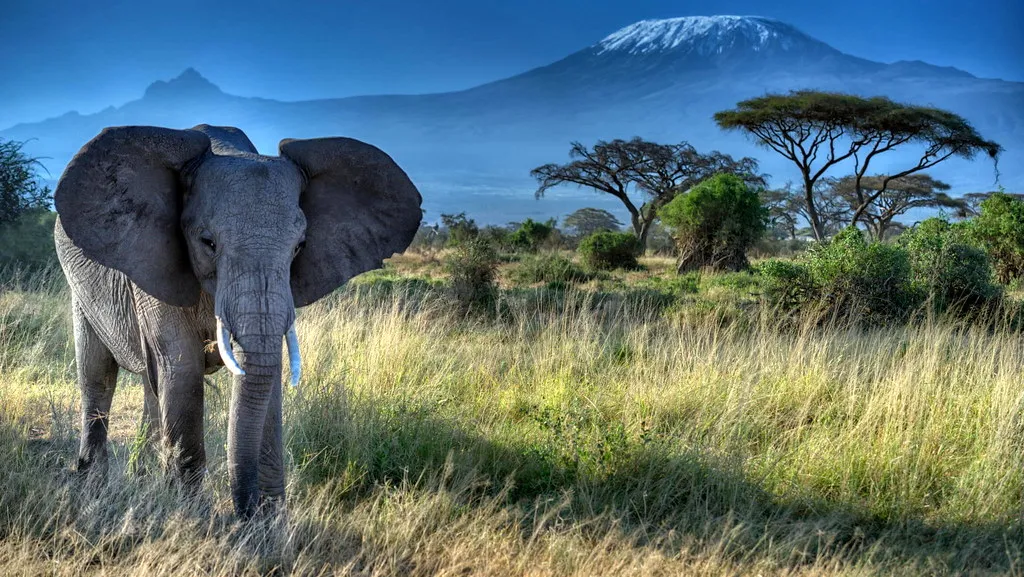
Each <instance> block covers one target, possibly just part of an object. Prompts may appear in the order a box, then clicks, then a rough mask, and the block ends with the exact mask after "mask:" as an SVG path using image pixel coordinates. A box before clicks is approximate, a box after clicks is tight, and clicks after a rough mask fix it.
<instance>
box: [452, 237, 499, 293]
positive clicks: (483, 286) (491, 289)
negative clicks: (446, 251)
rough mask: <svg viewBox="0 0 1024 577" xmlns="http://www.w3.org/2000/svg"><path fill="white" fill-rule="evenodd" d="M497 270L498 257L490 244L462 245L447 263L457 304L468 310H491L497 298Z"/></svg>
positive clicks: (474, 242) (475, 241) (474, 241)
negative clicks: (495, 280) (495, 278)
mask: <svg viewBox="0 0 1024 577" xmlns="http://www.w3.org/2000/svg"><path fill="white" fill-rule="evenodd" d="M497 268H498V254H497V252H496V251H495V250H494V247H492V246H491V245H490V243H487V242H484V241H481V240H470V241H467V242H465V243H463V244H461V245H459V247H458V248H456V249H455V251H453V252H452V253H451V254H450V255H448V257H447V258H446V259H445V271H446V272H447V273H448V274H449V276H450V277H451V290H452V296H453V297H454V298H455V301H456V302H457V303H458V304H459V305H460V306H462V307H463V309H465V310H471V309H475V310H486V309H488V308H490V307H491V306H492V305H493V304H494V302H495V298H496V296H497V286H496V285H495V283H494V277H495V274H496V272H497Z"/></svg>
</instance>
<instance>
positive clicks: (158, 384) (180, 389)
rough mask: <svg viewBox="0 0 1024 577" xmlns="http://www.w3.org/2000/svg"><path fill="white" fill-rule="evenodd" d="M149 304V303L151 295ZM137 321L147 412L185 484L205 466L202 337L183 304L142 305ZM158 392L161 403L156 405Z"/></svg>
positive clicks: (167, 462)
mask: <svg viewBox="0 0 1024 577" xmlns="http://www.w3.org/2000/svg"><path fill="white" fill-rule="evenodd" d="M145 304H147V305H148V304H149V303H148V301H147V302H146V303H145ZM139 310H140V315H139V327H140V329H141V331H142V334H143V341H144V351H145V357H146V372H147V376H146V379H145V380H146V381H147V382H146V385H147V386H148V387H151V389H150V390H149V391H147V393H146V394H147V401H146V403H147V406H146V413H147V414H148V418H153V417H154V416H155V415H154V413H157V414H158V415H159V427H158V429H159V432H160V439H161V441H162V445H163V447H162V448H163V451H162V455H163V457H164V465H165V468H166V469H167V470H168V471H169V472H171V473H173V474H175V475H176V476H177V477H178V478H180V479H181V480H182V481H184V482H185V483H186V484H187V485H193V486H194V485H198V484H199V481H201V480H202V478H203V475H204V473H205V472H206V448H205V447H204V446H203V410H204V406H203V374H204V372H205V368H206V353H205V352H204V351H203V341H202V339H200V338H199V335H198V334H197V331H196V330H195V328H194V325H193V324H192V323H191V322H190V319H189V317H188V314H187V312H186V311H185V310H184V309H178V308H175V307H169V306H167V305H163V304H156V305H155V306H140V307H139ZM154 393H155V396H156V397H157V399H156V400H157V401H158V404H159V409H158V410H154V407H152V404H153V401H154V399H153V398H152V395H153V394H154Z"/></svg>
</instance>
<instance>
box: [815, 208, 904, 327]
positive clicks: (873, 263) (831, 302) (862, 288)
mask: <svg viewBox="0 0 1024 577" xmlns="http://www.w3.org/2000/svg"><path fill="white" fill-rule="evenodd" d="M808 267H809V269H810V273H811V278H812V279H813V280H814V284H815V285H816V286H817V287H818V296H819V298H820V299H821V300H822V303H823V304H824V306H825V307H827V308H828V310H831V311H835V312H838V313H840V314H842V315H852V316H854V317H856V318H861V319H864V320H867V321H884V320H898V319H904V318H906V317H907V316H908V315H909V314H910V312H911V311H912V310H913V309H914V307H916V306H917V305H918V304H919V303H920V298H919V295H918V293H917V292H916V291H915V290H914V287H913V284H912V282H911V267H910V256H909V255H908V254H907V251H906V250H904V249H903V248H901V247H899V246H896V245H892V244H887V243H884V242H873V243H869V242H867V240H865V238H864V234H863V233H862V232H861V231H860V230H858V229H856V228H852V227H850V228H847V229H845V230H843V231H842V232H840V233H839V234H837V235H836V236H835V237H834V238H833V239H832V240H831V241H829V242H827V243H823V244H821V245H818V246H815V247H814V248H812V249H811V250H810V251H809V252H808Z"/></svg>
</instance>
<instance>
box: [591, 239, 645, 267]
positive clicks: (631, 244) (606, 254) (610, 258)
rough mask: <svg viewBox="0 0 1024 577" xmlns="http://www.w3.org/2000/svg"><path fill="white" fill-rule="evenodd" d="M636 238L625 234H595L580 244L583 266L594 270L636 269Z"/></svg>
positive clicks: (637, 265) (638, 265)
mask: <svg viewBox="0 0 1024 577" xmlns="http://www.w3.org/2000/svg"><path fill="white" fill-rule="evenodd" d="M636 246H637V242H636V237H635V236H633V235H632V234H630V233H627V232H595V233H594V234H592V235H590V236H588V237H587V238H585V239H583V241H581V242H580V248H579V253H580V257H581V258H582V259H583V264H584V265H586V266H587V267H589V268H591V269H594V270H615V269H617V268H625V269H636V268H639V267H640V264H639V263H637V261H636Z"/></svg>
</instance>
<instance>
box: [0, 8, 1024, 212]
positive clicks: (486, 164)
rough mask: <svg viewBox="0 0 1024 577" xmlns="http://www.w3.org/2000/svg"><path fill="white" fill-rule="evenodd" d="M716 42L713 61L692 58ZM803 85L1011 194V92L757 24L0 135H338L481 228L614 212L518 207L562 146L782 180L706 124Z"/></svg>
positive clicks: (1023, 128)
mask: <svg viewBox="0 0 1024 577" xmlns="http://www.w3.org/2000/svg"><path fill="white" fill-rule="evenodd" d="M709 38H711V39H714V42H711V44H710V45H709V44H708V42H709V40H708V39H709ZM609 39H611V40H609ZM716 42H717V43H718V45H719V46H720V47H721V50H717V49H715V50H708V46H713V45H715V43H716ZM609 46H614V48H615V49H613V50H609V49H607V48H608V47H609ZM755 48H756V49H755ZM803 88H813V89H821V90H839V91H844V92H852V93H856V94H861V95H865V96H873V95H877V94H885V95H887V96H890V97H892V98H893V99H894V100H901V101H908V102H914V103H917V104H925V105H933V106H939V107H943V108H948V109H950V110H953V111H954V112H958V113H960V114H963V115H965V116H966V117H967V118H968V119H969V120H971V121H972V123H974V124H975V126H977V127H978V129H979V131H981V133H982V134H983V135H985V136H986V137H987V138H992V139H995V140H996V141H998V142H1000V143H1001V144H1003V145H1004V147H1006V148H1007V151H1006V153H1005V154H1004V159H1003V161H1002V162H1001V166H1002V167H1003V169H1004V170H1003V176H1004V182H1006V183H1007V184H1008V185H1009V186H1010V187H1022V188H1024V186H1021V185H1022V184H1024V171H1022V170H1021V169H1018V168H1017V167H1018V166H1022V165H1024V155H1021V152H1020V151H1021V149H1022V148H1024V146H1022V145H1024V83H1014V82H1008V81H1003V80H996V79H980V78H977V77H974V76H973V75H971V74H969V73H967V72H964V71H960V70H958V69H955V68H950V67H939V66H934V65H931V64H928V63H924V62H920V61H898V62H894V63H891V64H885V63H880V62H874V61H870V60H865V59H862V58H859V57H857V56H853V55H849V54H846V53H843V52H841V51H839V50H836V49H834V48H832V47H831V46H828V45H827V44H825V43H823V42H821V41H819V40H817V39H815V38H813V37H811V36H809V35H807V34H805V33H803V32H802V31H800V30H798V29H797V28H795V27H793V26H791V25H789V24H786V23H784V22H781V21H777V20H773V19H766V18H762V17H731V16H730V17H714V18H712V17H689V18H682V19H666V20H660V21H640V22H637V23H634V24H631V25H629V26H626V27H623V28H621V29H620V30H618V31H616V32H613V33H612V34H610V35H608V36H606V37H605V38H604V39H602V40H599V41H597V42H596V43H594V44H592V45H590V46H587V47H584V48H582V49H581V50H578V51H576V52H574V53H572V54H569V55H567V56H566V57H565V58H562V59H560V60H558V61H555V62H552V63H551V64H549V65H546V66H542V67H538V68H534V69H531V70H527V71H524V72H523V73H521V74H518V75H514V76H511V77H508V78H504V79H501V80H497V81H494V82H490V83H486V84H482V85H479V86H475V87H471V88H468V89H465V90H460V91H454V92H441V93H429V94H420V95H364V96H349V97H345V98H327V99H317V100H305V101H280V100H273V99H267V98H260V97H246V96H238V95H232V94H229V93H226V92H224V91H223V90H221V89H220V87H218V86H217V85H216V84H215V83H214V82H211V81H210V80H208V79H207V78H205V77H204V76H203V75H202V74H200V73H199V72H198V71H197V70H195V69H194V68H188V69H186V70H185V71H183V72H182V73H181V74H179V75H178V76H176V77H175V78H172V79H170V80H166V81H165V80H159V81H156V82H153V83H151V84H150V85H149V86H148V87H146V89H145V90H144V92H143V94H142V97H141V98H139V99H136V100H132V101H129V102H126V103H124V104H122V105H120V106H118V107H108V108H106V109H104V110H103V111H100V112H97V113H93V114H86V115H81V114H77V113H75V114H73V115H72V114H70V113H69V114H65V115H62V116H59V117H54V118H50V119H46V120H44V121H42V122H35V123H21V124H18V125H15V126H13V127H10V128H8V129H5V130H3V131H0V135H3V136H6V137H8V138H16V139H18V140H27V139H30V138H31V139H35V140H32V141H31V143H30V149H29V152H30V153H32V154H34V155H37V156H48V157H50V158H51V159H52V161H51V162H49V163H48V164H49V166H48V168H49V169H50V172H51V173H52V174H59V172H60V171H61V170H62V169H63V163H66V162H67V160H69V159H70V156H71V155H72V154H73V153H74V152H75V151H76V150H77V148H78V147H79V146H81V144H82V143H84V142H86V141H87V140H89V139H90V138H92V137H93V136H94V135H95V134H96V133H97V132H98V131H99V130H100V129H102V128H103V127H105V126H112V125H125V124H156V125H162V126H176V127H188V126H194V125H196V124H200V123H204V122H205V123H210V124H230V125H235V126H238V127H239V128H242V129H243V130H245V131H246V132H247V133H248V134H249V136H250V138H251V139H252V140H253V142H254V143H255V144H256V145H257V147H258V148H260V149H261V150H264V151H276V149H277V141H278V140H280V139H281V138H286V137H292V138H308V137H315V136H325V135H345V136H351V137H354V138H360V139H362V140H366V141H368V142H372V143H374V144H376V145H378V146H380V147H381V148H383V149H384V150H387V151H388V152H389V153H390V154H392V156H394V157H395V158H396V160H398V161H399V162H400V163H401V164H402V165H403V167H406V168H407V172H409V174H410V175H412V176H413V177H414V179H415V181H416V182H417V183H418V184H421V188H422V189H424V197H425V199H427V200H426V201H425V204H426V206H427V208H428V211H430V212H431V213H432V214H434V215H435V216H436V214H437V212H442V211H448V212H451V211H454V212H459V211H461V210H469V212H470V213H473V212H474V210H473V205H480V207H479V208H478V209H477V210H483V211H493V216H492V217H488V216H481V217H480V220H481V221H483V222H487V221H489V220H495V219H498V218H505V217H506V216H507V215H510V214H514V215H515V216H516V217H518V218H524V217H526V216H531V217H544V216H549V215H550V214H551V213H552V212H555V213H558V212H563V213H564V211H565V210H568V209H569V208H571V207H572V206H573V205H575V206H576V207H578V206H585V205H590V206H600V207H604V208H612V209H617V207H616V206H614V203H611V204H607V203H605V204H602V203H603V201H604V199H600V198H599V197H595V196H592V195H591V194H590V193H587V192H583V193H580V192H576V191H569V190H562V191H553V192H552V193H551V194H549V195H547V196H546V198H545V200H543V201H540V202H537V203H533V202H527V201H524V200H523V199H529V198H530V195H529V193H530V192H532V190H533V188H534V186H535V184H534V183H533V182H532V181H531V180H530V179H529V176H528V175H529V170H530V169H531V168H533V167H535V166H537V165H539V164H543V163H545V162H552V161H562V160H564V159H565V154H566V151H567V150H568V145H569V142H571V141H574V140H578V141H582V142H593V141H595V140H597V139H604V140H610V139H613V138H630V137H632V136H641V137H644V138H648V139H651V140H658V141H668V142H678V141H680V140H688V141H690V142H691V143H693V144H694V145H695V146H697V147H698V148H700V149H712V148H717V149H721V150H726V151H728V152H730V153H732V154H734V155H754V156H756V157H758V158H759V159H761V161H762V165H763V167H764V168H765V169H766V170H767V171H768V172H769V173H771V174H774V175H776V180H778V181H779V182H784V180H785V178H786V177H787V176H791V174H790V173H791V172H792V170H793V169H792V168H790V167H788V166H786V165H785V163H781V162H779V159H778V158H773V156H777V155H773V154H771V153H766V152H765V151H764V150H763V149H759V148H757V147H755V146H754V145H753V143H751V142H750V141H749V140H748V139H745V138H743V137H742V136H741V135H736V134H729V133H723V132H722V131H720V130H719V129H718V128H717V126H715V125H714V123H713V122H712V121H711V115H712V114H713V113H714V112H715V111H717V110H721V109H724V108H729V107H732V106H734V105H735V103H736V102H738V101H739V100H743V99H746V98H750V97H753V96H758V95H760V94H764V93H766V92H785V91H788V90H794V89H803ZM271 153H273V152H271ZM981 165H982V163H975V164H974V165H969V164H964V163H957V164H955V169H954V170H951V171H949V172H950V175H949V176H947V177H946V178H947V179H948V180H951V181H952V182H951V184H954V186H960V187H967V188H974V189H983V188H984V189H987V188H990V183H991V180H992V177H991V171H990V170H989V171H988V172H986V170H985V169H984V168H983V167H982V166H981ZM951 166H954V165H951ZM879 168H880V169H883V168H884V166H880V167H879ZM937 175H938V177H940V178H941V177H943V176H944V174H942V173H941V171H938V174H937ZM971 183H974V184H971ZM467 199H469V200H468V201H467ZM581 203H582V204H581ZM467 204H468V205H470V208H469V209H467V208H465V207H466V206H467Z"/></svg>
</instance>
